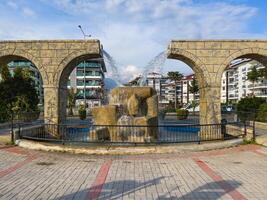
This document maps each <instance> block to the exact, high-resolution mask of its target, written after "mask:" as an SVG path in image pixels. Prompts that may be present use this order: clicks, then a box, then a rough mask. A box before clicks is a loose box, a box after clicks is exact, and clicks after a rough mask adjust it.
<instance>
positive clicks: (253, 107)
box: [237, 97, 265, 121]
mask: <svg viewBox="0 0 267 200" xmlns="http://www.w3.org/2000/svg"><path fill="white" fill-rule="evenodd" d="M263 103H265V99H263V98H259V97H246V98H243V99H241V100H240V101H239V102H238V103H237V114H238V117H239V119H240V120H241V121H246V120H254V119H255V117H256V116H257V113H256V111H257V110H258V109H259V108H260V105H261V104H263Z"/></svg>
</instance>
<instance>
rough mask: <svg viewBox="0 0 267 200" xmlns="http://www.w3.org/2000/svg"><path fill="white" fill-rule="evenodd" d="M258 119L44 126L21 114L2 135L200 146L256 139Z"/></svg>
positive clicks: (1, 126) (36, 117) (0, 127)
mask: <svg viewBox="0 0 267 200" xmlns="http://www.w3.org/2000/svg"><path fill="white" fill-rule="evenodd" d="M0 116H1V113H0ZM255 118H256V116H255V113H236V112H226V113H222V122H221V123H219V124H201V125H200V123H199V114H198V113H194V114H189V116H187V118H181V117H180V116H178V117H177V116H174V117H169V118H166V117H165V119H164V120H160V121H159V125H158V126H134V125H129V126H125V125H94V124H93V122H92V121H91V120H89V119H88V120H85V121H83V122H82V123H81V122H80V121H79V120H71V121H69V122H68V123H64V124H59V125H58V124H48V123H44V121H43V116H42V114H39V113H19V114H13V115H10V118H9V119H8V120H6V121H5V122H3V121H2V123H0V135H1V133H3V132H5V131H6V132H11V133H12V134H11V136H12V140H13V141H14V136H16V138H21V139H31V140H38V141H50V142H57V143H63V144H74V143H79V144H81V143H84V144H89V143H102V144H105V143H114V144H115V143H119V144H164V143H186V142H193V143H200V142H204V141H213V140H228V139H233V138H238V137H244V136H246V135H247V134H252V135H253V138H255V135H256V133H255Z"/></svg>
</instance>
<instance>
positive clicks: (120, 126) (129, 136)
mask: <svg viewBox="0 0 267 200" xmlns="http://www.w3.org/2000/svg"><path fill="white" fill-rule="evenodd" d="M157 115H158V96H157V94H156V91H155V90H154V89H153V88H151V87H118V88H114V89H113V90H112V91H111V93H110V97H109V105H106V106H101V107H94V108H93V109H92V116H93V120H94V124H95V125H96V127H97V128H95V129H94V130H92V131H90V133H89V137H90V140H92V141H94V140H95V141H99V140H109V141H112V142H120V141H128V142H151V141H154V140H155V139H157V138H156V137H157V131H158V130H157V125H158V116H157Z"/></svg>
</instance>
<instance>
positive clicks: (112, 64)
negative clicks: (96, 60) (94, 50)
mask: <svg viewBox="0 0 267 200" xmlns="http://www.w3.org/2000/svg"><path fill="white" fill-rule="evenodd" d="M103 55H104V60H105V63H107V64H108V66H109V69H110V70H111V71H109V72H110V73H111V74H110V75H111V77H112V79H113V80H114V81H115V82H116V84H117V86H122V84H121V81H120V75H119V72H118V67H117V66H118V65H117V63H116V61H115V60H114V58H113V57H112V56H111V55H110V54H109V53H108V52H106V51H105V50H103Z"/></svg>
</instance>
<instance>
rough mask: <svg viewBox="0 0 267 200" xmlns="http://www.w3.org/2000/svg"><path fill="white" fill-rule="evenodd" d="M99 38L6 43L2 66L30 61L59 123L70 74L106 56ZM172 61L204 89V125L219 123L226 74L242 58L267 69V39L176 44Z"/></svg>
mask: <svg viewBox="0 0 267 200" xmlns="http://www.w3.org/2000/svg"><path fill="white" fill-rule="evenodd" d="M101 50H102V48H101V44H100V41H99V40H40V41H30V40H29V41H1V42H0V66H1V65H2V64H7V63H8V62H10V61H12V60H14V59H21V58H23V59H27V60H29V61H31V62H33V63H34V64H35V66H36V67H37V68H38V70H39V71H40V74H41V76H42V79H43V83H44V108H45V111H44V117H45V120H46V121H47V122H48V121H51V122H53V123H60V122H62V121H63V120H64V118H65V116H66V113H65V112H66V91H67V81H68V76H69V74H70V72H71V71H72V70H73V69H74V67H75V65H76V64H78V63H79V61H81V60H83V59H89V58H101V57H102V53H101ZM168 55H169V58H173V59H178V60H181V61H184V62H185V63H187V64H188V65H189V66H190V67H191V68H192V69H193V70H194V71H195V73H196V77H197V79H198V81H199V85H200V115H201V119H200V121H201V123H220V119H221V116H220V87H221V77H222V73H223V71H224V70H225V69H226V67H227V66H228V65H229V63H230V62H231V61H232V60H234V59H237V58H242V57H246V58H252V59H255V60H257V61H259V62H261V63H262V64H264V65H267V41H259V40H196V41H172V42H171V44H170V45H169V47H168Z"/></svg>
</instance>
